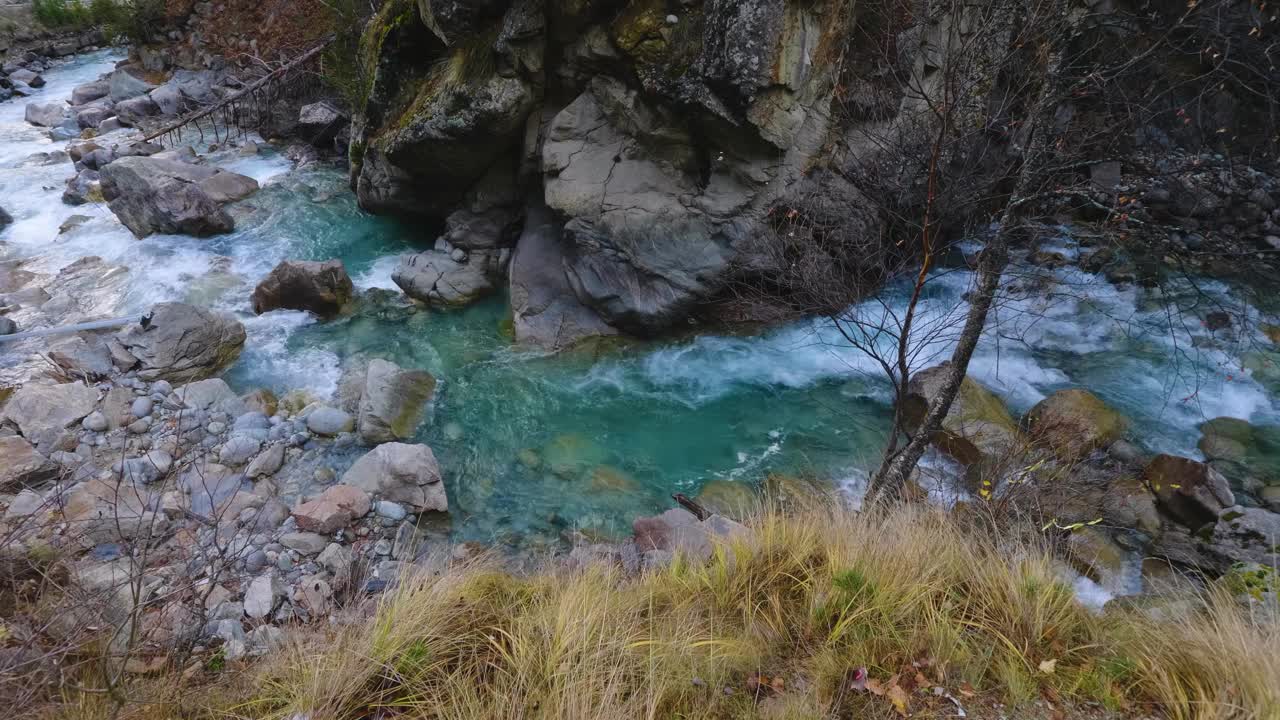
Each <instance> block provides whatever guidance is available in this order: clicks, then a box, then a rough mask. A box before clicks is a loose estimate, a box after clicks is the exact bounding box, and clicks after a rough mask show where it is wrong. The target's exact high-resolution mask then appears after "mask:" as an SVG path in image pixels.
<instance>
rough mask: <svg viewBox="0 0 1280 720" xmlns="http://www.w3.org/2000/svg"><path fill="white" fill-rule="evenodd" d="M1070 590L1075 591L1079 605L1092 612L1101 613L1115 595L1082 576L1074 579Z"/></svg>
mask: <svg viewBox="0 0 1280 720" xmlns="http://www.w3.org/2000/svg"><path fill="white" fill-rule="evenodd" d="M1071 589H1072V590H1074V591H1075V593H1076V599H1077V600H1079V601H1080V604H1081V605H1084V606H1085V607H1087V608H1089V609H1090V610H1092V611H1094V612H1102V609H1103V608H1104V607H1106V604H1107V603H1109V602H1111V601H1112V600H1114V599H1115V597H1116V596H1115V593H1112V592H1111V591H1110V590H1108V589H1106V588H1104V587H1102V586H1101V585H1099V584H1098V583H1096V582H1094V581H1092V580H1090V579H1089V578H1087V577H1085V576H1083V575H1080V576H1078V577H1076V579H1075V580H1074V581H1073V582H1072V583H1071Z"/></svg>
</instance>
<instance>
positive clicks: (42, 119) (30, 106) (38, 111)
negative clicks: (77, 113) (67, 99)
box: [25, 102, 70, 127]
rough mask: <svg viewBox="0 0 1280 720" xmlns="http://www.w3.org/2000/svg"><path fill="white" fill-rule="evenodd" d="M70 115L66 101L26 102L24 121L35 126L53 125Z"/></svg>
mask: <svg viewBox="0 0 1280 720" xmlns="http://www.w3.org/2000/svg"><path fill="white" fill-rule="evenodd" d="M68 117H70V110H68V109H67V105H66V103H61V102H56V103H43V104H42V103H27V109H26V111H25V118H26V121H27V122H29V123H31V124H32V125H35V126H37V127H55V126H58V125H61V124H62V123H63V122H65V121H66V120H67V118H68Z"/></svg>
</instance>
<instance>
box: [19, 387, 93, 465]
mask: <svg viewBox="0 0 1280 720" xmlns="http://www.w3.org/2000/svg"><path fill="white" fill-rule="evenodd" d="M97 404H98V391H97V390H95V389H93V388H91V387H89V386H87V385H84V384H82V383H63V384H61V385H23V386H22V387H20V388H18V390H17V391H15V392H14V393H13V395H12V396H10V398H9V401H8V402H7V403H5V405H4V417H5V419H7V420H9V421H10V422H12V423H13V424H14V425H17V426H18V430H19V432H21V433H22V436H23V437H25V438H26V439H27V440H29V441H30V442H31V443H33V444H35V445H37V446H39V447H40V448H41V449H42V450H45V451H46V452H51V451H52V450H59V449H62V448H59V447H56V445H58V444H59V443H60V442H61V441H62V440H63V439H64V438H65V437H66V436H67V429H68V428H70V427H71V426H73V425H75V424H76V423H79V422H80V421H81V420H82V419H83V418H84V417H85V416H86V415H88V414H89V413H91V412H93V410H94V408H95V407H96V406H97Z"/></svg>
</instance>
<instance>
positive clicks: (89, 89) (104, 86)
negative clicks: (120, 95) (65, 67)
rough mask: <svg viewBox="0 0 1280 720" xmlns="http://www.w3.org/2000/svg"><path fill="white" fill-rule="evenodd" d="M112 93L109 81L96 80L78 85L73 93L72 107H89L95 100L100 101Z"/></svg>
mask: <svg viewBox="0 0 1280 720" xmlns="http://www.w3.org/2000/svg"><path fill="white" fill-rule="evenodd" d="M110 93H111V83H110V82H109V81H107V80H96V81H94V82H91V83H85V84H84V85H77V86H76V87H75V89H74V90H72V91H71V104H72V105H88V104H89V103H91V102H93V101H94V100H99V99H101V98H104V97H106V96H107V95H108V94H110Z"/></svg>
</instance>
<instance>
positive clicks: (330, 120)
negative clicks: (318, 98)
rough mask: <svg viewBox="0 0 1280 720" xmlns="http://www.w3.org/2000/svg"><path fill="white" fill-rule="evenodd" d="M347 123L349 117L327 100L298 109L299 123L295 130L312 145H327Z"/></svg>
mask: <svg viewBox="0 0 1280 720" xmlns="http://www.w3.org/2000/svg"><path fill="white" fill-rule="evenodd" d="M346 124H347V118H346V117H345V116H344V115H343V114H342V112H341V111H339V110H338V109H337V108H335V107H334V106H333V105H330V104H329V103H327V102H323V101H322V102H315V103H311V104H310V105H303V106H302V109H301V110H299V111H298V124H297V126H296V128H295V130H294V132H295V133H297V135H298V137H300V138H302V139H303V140H306V141H307V142H309V143H311V144H312V145H317V146H326V145H330V144H332V143H333V139H334V138H335V137H337V136H338V132H339V131H341V130H342V128H343V127H344V126H346Z"/></svg>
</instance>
